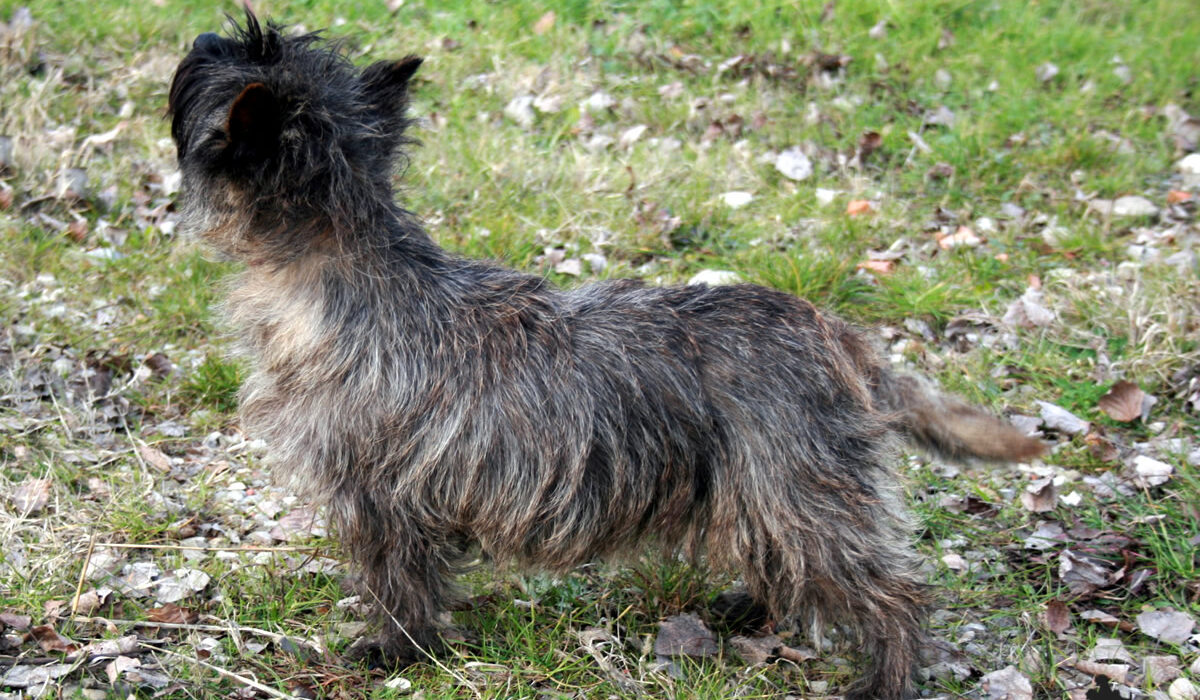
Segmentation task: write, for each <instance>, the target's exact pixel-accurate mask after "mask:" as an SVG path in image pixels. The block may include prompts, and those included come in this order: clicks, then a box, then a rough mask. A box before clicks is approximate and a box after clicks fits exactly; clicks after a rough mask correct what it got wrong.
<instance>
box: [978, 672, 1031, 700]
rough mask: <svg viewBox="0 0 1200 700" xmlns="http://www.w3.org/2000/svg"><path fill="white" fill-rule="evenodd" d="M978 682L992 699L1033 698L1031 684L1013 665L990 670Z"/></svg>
mask: <svg viewBox="0 0 1200 700" xmlns="http://www.w3.org/2000/svg"><path fill="white" fill-rule="evenodd" d="M979 684H980V687H981V688H983V690H984V691H985V692H986V693H987V697H988V698H992V700H1033V685H1032V684H1031V683H1030V682H1029V679H1028V678H1026V677H1025V676H1024V675H1023V674H1022V673H1021V672H1020V671H1018V670H1017V669H1016V667H1015V666H1005V667H1004V668H1002V669H1000V670H999V671H992V672H991V673H989V674H987V675H986V676H984V677H983V678H982V679H980V682H979Z"/></svg>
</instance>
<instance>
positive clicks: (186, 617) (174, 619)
mask: <svg viewBox="0 0 1200 700" xmlns="http://www.w3.org/2000/svg"><path fill="white" fill-rule="evenodd" d="M146 619H148V620H150V621H151V622H168V623H171V624H177V625H178V624H191V623H193V622H195V621H196V620H198V619H200V614H199V613H197V612H195V611H194V610H188V609H187V608H181V607H179V606H178V605H176V604H174V603H167V604H166V605H164V606H162V607H161V608H150V609H149V610H147V611H146Z"/></svg>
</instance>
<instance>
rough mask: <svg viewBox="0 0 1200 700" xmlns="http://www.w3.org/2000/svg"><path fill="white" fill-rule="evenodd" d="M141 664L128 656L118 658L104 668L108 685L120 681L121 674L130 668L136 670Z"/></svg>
mask: <svg viewBox="0 0 1200 700" xmlns="http://www.w3.org/2000/svg"><path fill="white" fill-rule="evenodd" d="M141 665H142V662H141V661H140V660H138V659H136V658H133V657H130V656H118V657H117V658H115V659H113V660H112V661H110V662H108V664H106V665H105V666H104V673H105V675H107V676H108V682H109V683H116V682H117V680H119V679H120V677H121V674H122V673H124V672H125V671H127V670H129V669H131V668H138V667H139V666H141Z"/></svg>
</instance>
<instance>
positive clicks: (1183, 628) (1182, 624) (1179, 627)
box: [1135, 610, 1196, 644]
mask: <svg viewBox="0 0 1200 700" xmlns="http://www.w3.org/2000/svg"><path fill="white" fill-rule="evenodd" d="M1135 622H1137V626H1138V629H1140V630H1141V631H1142V633H1143V634H1145V635H1147V636H1150V637H1154V638H1155V639H1158V640H1160V641H1164V642H1168V643H1170V644H1183V643H1184V641H1186V640H1187V638H1188V637H1190V636H1191V635H1192V628H1193V627H1195V626H1196V622H1195V620H1193V619H1192V618H1191V616H1190V615H1188V614H1186V613H1181V612H1176V611H1174V610H1153V611H1150V612H1144V613H1142V614H1141V615H1138V616H1137V618H1136V619H1135Z"/></svg>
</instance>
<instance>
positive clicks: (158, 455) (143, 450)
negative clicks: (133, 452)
mask: <svg viewBox="0 0 1200 700" xmlns="http://www.w3.org/2000/svg"><path fill="white" fill-rule="evenodd" d="M137 451H138V455H140V456H141V458H142V459H143V460H144V461H145V462H146V464H149V465H150V466H152V467H154V468H155V469H157V470H158V471H160V472H162V473H163V474H167V473H169V472H170V471H171V458H170V457H168V456H166V455H165V454H163V453H162V451H161V450H157V449H155V448H153V447H151V446H149V445H138V448H137Z"/></svg>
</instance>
